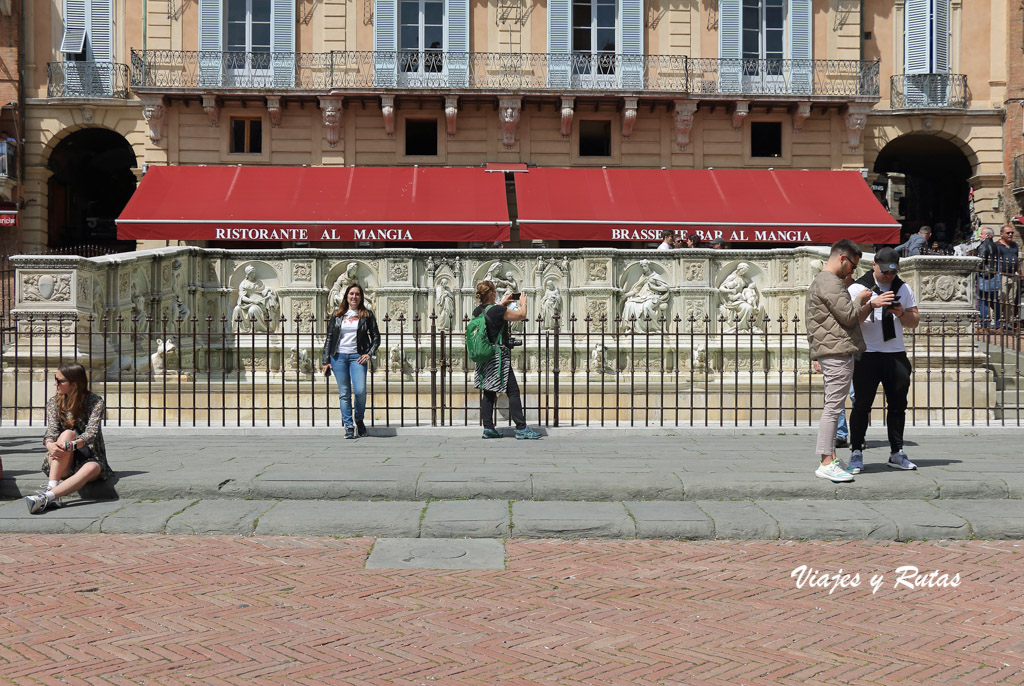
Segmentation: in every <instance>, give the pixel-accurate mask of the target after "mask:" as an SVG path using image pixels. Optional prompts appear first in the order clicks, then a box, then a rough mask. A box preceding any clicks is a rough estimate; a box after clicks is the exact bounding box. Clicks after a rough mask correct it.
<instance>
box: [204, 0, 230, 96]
mask: <svg viewBox="0 0 1024 686" xmlns="http://www.w3.org/2000/svg"><path fill="white" fill-rule="evenodd" d="M223 2H224V0H199V85H201V86H213V87H217V86H220V85H221V76H222V74H223V65H224V55H223V50H224V12H223Z"/></svg>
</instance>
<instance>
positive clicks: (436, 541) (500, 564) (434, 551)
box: [366, 538, 505, 569]
mask: <svg viewBox="0 0 1024 686" xmlns="http://www.w3.org/2000/svg"><path fill="white" fill-rule="evenodd" d="M366 568H367V569H505V545H504V544H503V543H502V542H501V541H496V540H486V539H484V540H467V539H451V538H378V539H377V540H376V541H374V544H373V551H372V552H371V553H370V556H369V558H367V560H366Z"/></svg>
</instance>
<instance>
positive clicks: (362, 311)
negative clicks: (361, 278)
mask: <svg viewBox="0 0 1024 686" xmlns="http://www.w3.org/2000/svg"><path fill="white" fill-rule="evenodd" d="M353 288H358V289H359V308H358V309H357V310H356V316H358V317H359V318H360V319H363V318H364V317H369V316H370V311H369V310H368V309H366V291H364V290H363V287H362V286H360V285H359V284H358V283H350V284H349V285H348V288H346V289H345V295H343V296H341V304H340V305H338V309H337V310H335V311H334V316H335V317H340V316H341V315H343V314H345V313H346V312H348V292H349V291H350V290H352V289H353Z"/></svg>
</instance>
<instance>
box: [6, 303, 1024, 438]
mask: <svg viewBox="0 0 1024 686" xmlns="http://www.w3.org/2000/svg"><path fill="white" fill-rule="evenodd" d="M979 322H980V319H979V317H978V315H977V314H973V315H967V314H965V315H960V316H937V317H932V318H930V319H927V320H926V321H924V322H922V324H921V326H920V327H918V328H917V329H914V330H908V331H907V332H906V343H907V347H908V353H909V355H910V360H911V363H912V365H913V368H914V374H913V384H912V387H911V392H910V398H909V401H910V405H909V410H908V421H909V422H910V423H911V424H915V425H957V426H962V425H968V426H978V425H1016V426H1019V425H1020V424H1021V390H1020V387H1021V374H1020V363H1021V335H1020V329H1019V326H1018V327H1017V328H1011V327H1006V328H1002V329H999V330H998V331H996V330H994V329H991V328H986V329H985V330H984V331H982V327H980V326H979ZM12 323H13V327H14V328H16V329H17V335H13V336H11V337H10V338H9V339H8V341H7V343H6V344H5V349H4V351H3V356H2V366H3V375H2V381H3V383H2V385H0V408H2V416H0V424H2V425H4V426H11V425H32V426H35V425H42V424H43V423H44V422H45V418H44V414H45V412H44V410H45V403H46V399H47V397H49V396H50V395H52V394H53V381H52V379H53V372H54V370H55V369H56V368H57V367H58V366H59V365H60V364H61V363H63V362H66V361H68V360H72V359H76V360H78V361H79V362H81V363H82V364H84V365H85V366H86V367H87V368H88V370H89V375H90V379H91V382H90V385H91V388H92V390H93V391H95V392H97V393H99V394H100V395H102V396H104V398H105V399H106V403H107V416H106V422H107V424H108V425H117V426H175V427H176V426H181V427H197V426H218V427H220V426H265V427H270V426H296V425H298V426H331V425H334V426H337V425H339V424H340V415H339V411H338V395H337V388H336V385H335V382H334V379H333V377H330V378H328V377H325V376H324V375H323V374H321V371H320V351H321V348H322V345H323V340H324V332H325V330H326V322H325V321H323V320H321V319H318V318H297V319H294V320H289V319H286V318H282V319H281V320H280V321H279V322H278V325H277V326H275V327H271V328H274V329H276V332H275V333H254V332H248V333H237V332H236V330H237V328H238V325H239V324H244V322H241V321H236V322H232V321H230V320H228V319H226V318H223V317H221V318H219V319H214V318H211V317H207V318H205V319H199V318H196V317H192V318H189V319H177V320H170V319H167V318H162V319H153V318H149V317H146V318H143V319H140V318H138V317H133V318H132V319H125V318H124V317H116V318H98V319H97V318H95V317H90V318H88V319H84V320H79V319H77V318H72V317H70V316H66V317H62V316H57V315H52V316H40V315H33V314H26V315H23V316H21V315H19V316H15V317H13V318H12ZM251 323H252V324H255V321H253V322H251ZM443 324H444V322H439V321H438V320H437V318H436V317H434V316H433V315H429V316H428V315H421V316H419V317H413V318H410V319H405V318H404V317H400V318H398V319H391V318H390V317H387V316H385V317H383V319H382V320H381V321H380V329H381V335H382V342H381V348H380V350H379V352H378V354H377V356H376V359H375V361H374V363H373V368H372V371H371V373H370V374H369V375H368V380H367V384H368V399H367V420H366V421H367V423H368V424H370V425H371V426H408V425H433V426H476V425H478V423H479V393H478V391H477V390H476V389H475V388H474V371H475V365H474V364H473V363H472V362H471V361H470V360H469V359H468V357H467V353H466V350H465V346H464V334H463V333H461V332H458V331H456V332H454V333H453V332H449V331H447V330H443V328H442V326H441V325H443ZM463 324H465V322H463ZM550 324H551V322H550V321H549V322H548V325H549V326H550ZM554 324H555V330H543V328H542V326H543V322H541V321H540V320H536V321H533V320H531V321H528V322H525V323H524V325H525V326H524V330H523V331H521V332H518V333H517V334H516V336H517V337H518V338H520V339H521V340H522V341H523V343H524V344H523V345H522V347H517V348H515V349H514V350H513V352H512V359H513V366H514V370H515V374H516V376H517V378H518V380H519V385H520V387H521V389H522V398H523V405H524V408H525V409H526V412H527V418H528V420H529V421H530V422H531V423H533V424H539V425H542V426H645V427H652V426H656V427H677V426H712V425H713V426H734V425H741V426H751V427H759V426H760V427H780V426H781V427H787V426H810V425H813V424H815V423H816V422H817V419H818V416H819V412H820V408H821V405H822V377H821V375H820V374H816V373H815V372H814V370H813V365H812V363H811V361H810V359H809V358H808V354H807V346H806V336H805V333H804V330H803V327H802V322H801V321H800V318H799V317H793V318H791V319H789V320H787V319H783V318H778V319H769V318H767V317H765V318H763V319H761V320H759V321H754V322H752V323H751V329H750V330H747V331H739V332H733V333H724V332H723V331H727V330H729V328H730V325H735V326H738V325H739V321H738V320H736V321H733V322H730V321H728V320H726V319H724V318H719V319H717V320H714V321H713V320H712V319H710V318H708V317H703V318H700V319H698V318H694V317H691V318H689V319H686V320H682V319H680V318H678V317H676V318H675V319H673V320H671V321H664V320H659V321H654V322H651V321H648V322H639V323H637V324H639V326H633V327H631V328H633V329H636V330H635V331H633V332H623V331H622V329H623V326H622V324H623V322H622V321H621V320H619V319H613V320H608V319H606V318H603V317H602V318H600V319H594V318H591V317H587V318H586V319H583V320H577V319H576V318H574V317H573V318H570V319H569V320H568V321H559V322H555V323H554ZM251 328H253V329H255V328H256V327H255V326H252V327H251ZM457 328H458V327H456V329H457ZM463 328H464V327H463ZM647 329H651V330H647ZM879 396H880V399H879V400H878V407H876V412H875V415H874V419H875V421H877V422H879V423H880V422H882V420H883V415H882V412H881V409H882V408H881V404H882V403H883V402H884V401H883V400H882V399H881V394H879ZM501 397H503V396H501ZM503 417H504V413H503V411H502V410H501V408H500V405H499V422H500V421H501V420H502V418H503Z"/></svg>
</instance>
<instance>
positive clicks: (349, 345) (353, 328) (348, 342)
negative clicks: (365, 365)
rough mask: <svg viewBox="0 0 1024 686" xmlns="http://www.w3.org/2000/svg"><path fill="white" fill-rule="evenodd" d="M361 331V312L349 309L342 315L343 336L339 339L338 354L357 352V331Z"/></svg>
mask: <svg viewBox="0 0 1024 686" xmlns="http://www.w3.org/2000/svg"><path fill="white" fill-rule="evenodd" d="M357 331H359V313H358V312H356V311H355V310H349V311H348V312H346V313H345V314H343V315H341V338H339V339H338V354H340V355H347V354H349V353H355V352H356V332H357Z"/></svg>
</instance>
